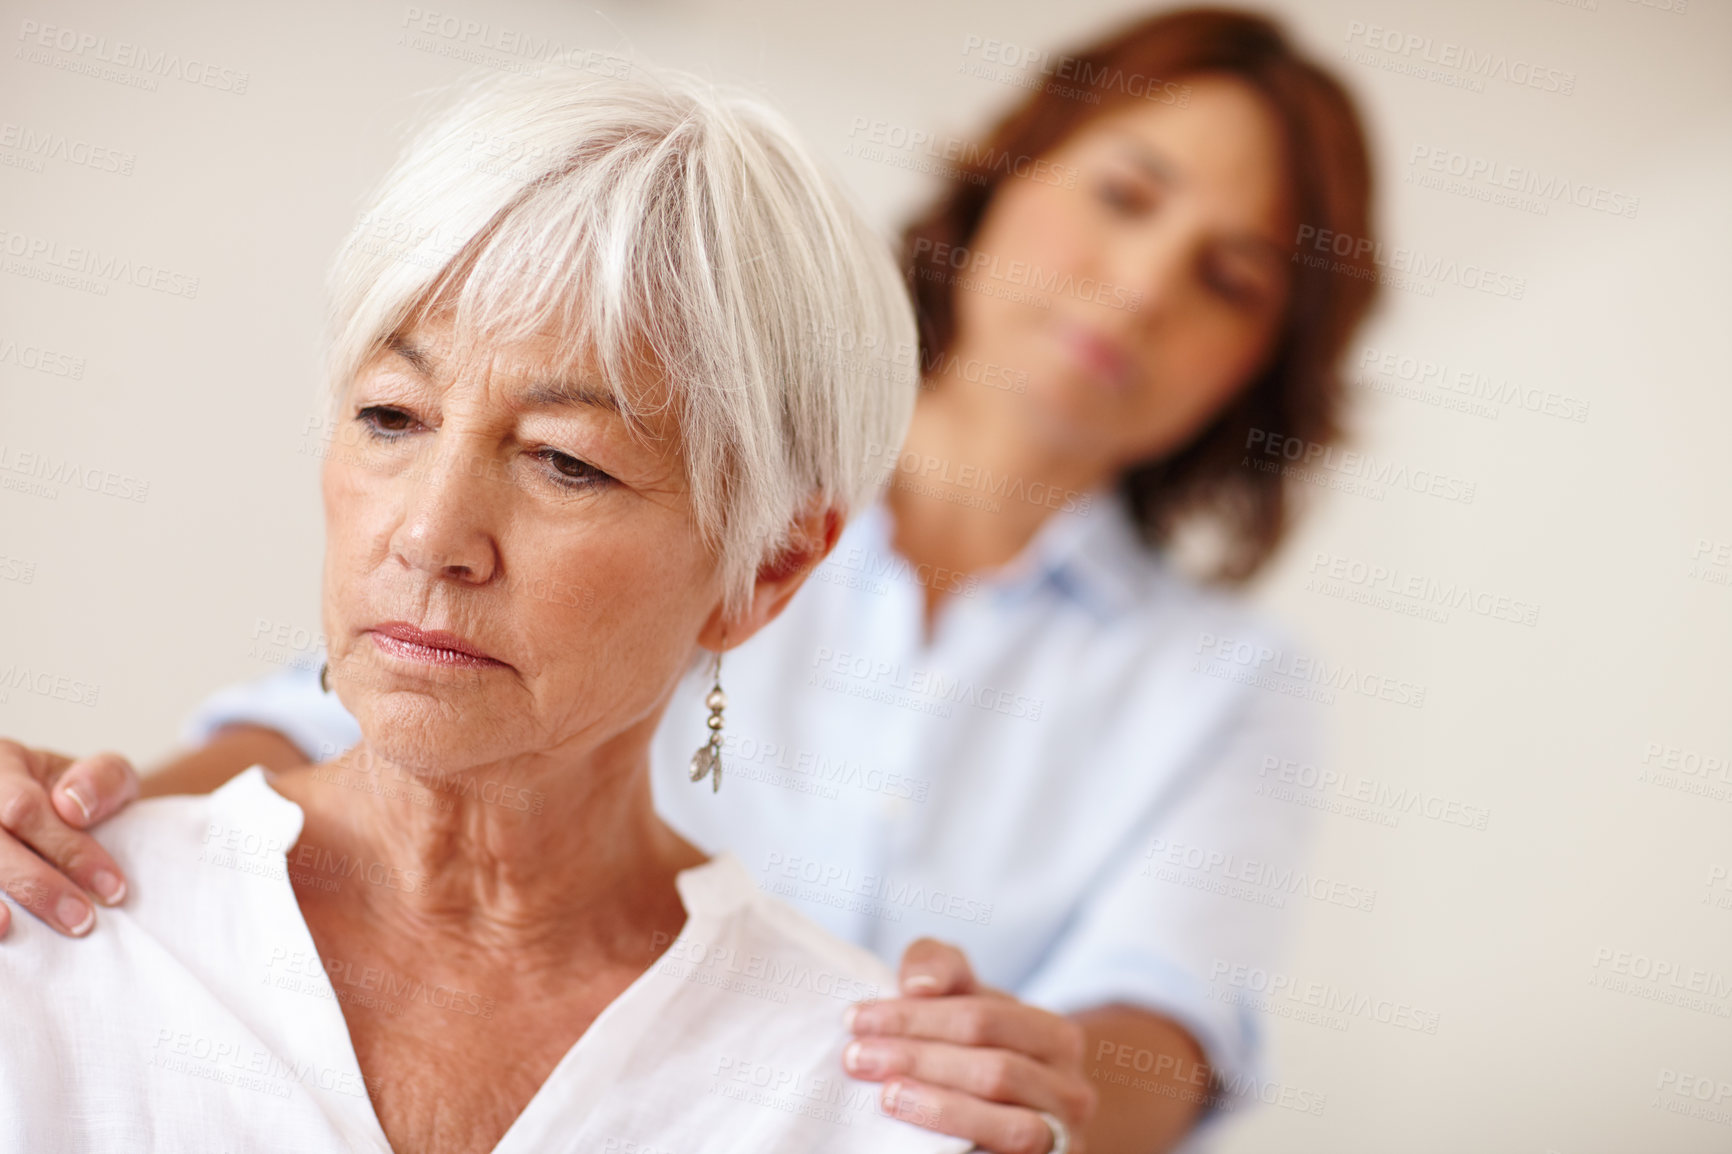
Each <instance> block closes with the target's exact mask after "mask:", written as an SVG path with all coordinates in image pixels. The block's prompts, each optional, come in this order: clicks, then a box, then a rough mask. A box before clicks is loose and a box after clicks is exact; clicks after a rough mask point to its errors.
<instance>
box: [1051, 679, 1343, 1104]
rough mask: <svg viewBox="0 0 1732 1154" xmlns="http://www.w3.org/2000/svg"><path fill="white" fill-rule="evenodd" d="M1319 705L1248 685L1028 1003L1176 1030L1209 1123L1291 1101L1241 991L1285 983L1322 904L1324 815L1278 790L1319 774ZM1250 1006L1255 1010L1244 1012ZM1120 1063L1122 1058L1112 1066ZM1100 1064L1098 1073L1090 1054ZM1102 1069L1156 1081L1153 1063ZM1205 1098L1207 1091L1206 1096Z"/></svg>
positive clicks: (1105, 882) (1062, 942) (1061, 946)
mask: <svg viewBox="0 0 1732 1154" xmlns="http://www.w3.org/2000/svg"><path fill="white" fill-rule="evenodd" d="M1316 708H1317V706H1316V705H1314V704H1312V703H1309V702H1301V701H1297V700H1295V699H1293V698H1291V697H1287V696H1284V695H1283V694H1281V693H1278V692H1274V691H1271V690H1269V689H1265V688H1260V687H1252V686H1242V687H1240V689H1239V692H1238V695H1237V699H1236V700H1235V702H1234V703H1233V705H1232V706H1231V707H1230V708H1228V709H1226V710H1224V711H1223V716H1222V722H1221V724H1220V725H1218V726H1217V727H1216V728H1215V731H1214V733H1213V736H1212V737H1211V739H1209V740H1208V741H1206V742H1203V743H1200V747H1199V749H1198V753H1197V756H1196V759H1195V760H1196V764H1195V766H1194V771H1193V772H1192V773H1191V774H1190V775H1189V776H1188V777H1187V779H1186V782H1185V785H1184V786H1182V787H1181V789H1180V791H1179V793H1178V795H1177V797H1176V798H1174V799H1173V800H1172V802H1171V803H1170V804H1167V805H1164V806H1162V807H1161V809H1160V810H1159V812H1157V813H1155V814H1154V815H1152V816H1151V818H1150V820H1149V822H1148V825H1147V826H1146V827H1145V829H1144V835H1143V836H1142V837H1141V838H1139V839H1137V840H1136V842H1135V843H1134V844H1132V845H1130V846H1129V847H1128V848H1127V849H1126V850H1125V851H1124V852H1122V853H1121V854H1120V855H1119V856H1118V857H1117V859H1116V860H1115V861H1114V862H1113V863H1112V865H1111V867H1110V868H1109V869H1108V870H1107V871H1106V872H1105V873H1104V874H1103V879H1102V883H1101V884H1100V885H1099V886H1098V887H1097V888H1096V889H1095V890H1094V892H1093V896H1092V897H1091V898H1090V900H1089V901H1088V903H1087V904H1086V905H1085V906H1083V907H1082V908H1081V910H1079V912H1078V914H1077V917H1076V919H1075V920H1074V921H1073V923H1072V925H1071V928H1070V929H1069V930H1068V931H1067V932H1066V933H1065V934H1064V935H1063V936H1062V937H1061V938H1060V939H1059V941H1058V942H1057V944H1056V945H1055V946H1054V948H1053V950H1052V952H1051V953H1049V954H1048V956H1047V958H1046V960H1045V961H1044V962H1043V964H1042V965H1041V967H1040V968H1039V969H1038V970H1037V971H1036V972H1035V973H1034V975H1033V976H1032V977H1031V978H1030V980H1029V982H1027V983H1025V984H1024V986H1023V988H1022V989H1021V990H1020V991H1018V992H1019V994H1020V995H1021V997H1022V998H1023V999H1024V1000H1025V1001H1028V1002H1031V1003H1034V1004H1038V1005H1041V1006H1044V1007H1046V1008H1048V1009H1051V1010H1054V1011H1056V1012H1059V1013H1073V1012H1076V1011H1079V1010H1085V1009H1090V1008H1094V1007H1099V1006H1104V1005H1109V1004H1113V1003H1124V1004H1129V1005H1133V1006H1138V1007H1141V1008H1144V1009H1147V1010H1150V1011H1152V1012H1154V1013H1158V1014H1161V1015H1163V1016H1165V1017H1168V1018H1171V1019H1173V1020H1174V1021H1176V1022H1178V1023H1179V1024H1180V1025H1181V1026H1183V1027H1184V1028H1185V1029H1186V1030H1187V1031H1188V1032H1189V1033H1190V1034H1191V1036H1192V1037H1193V1038H1195V1039H1196V1041H1197V1043H1198V1044H1199V1046H1200V1047H1201V1048H1202V1050H1203V1052H1204V1055H1205V1057H1206V1059H1207V1061H1208V1063H1209V1066H1210V1068H1211V1070H1212V1072H1213V1075H1214V1080H1213V1084H1212V1087H1211V1088H1210V1090H1209V1094H1210V1103H1211V1106H1212V1107H1214V1108H1213V1109H1211V1110H1210V1113H1211V1114H1216V1113H1219V1112H1221V1111H1222V1110H1226V1109H1232V1108H1234V1107H1236V1106H1237V1105H1239V1104H1240V1103H1243V1102H1248V1101H1250V1100H1253V1099H1257V1098H1268V1096H1269V1094H1270V1093H1271V1092H1272V1091H1273V1092H1275V1093H1277V1094H1280V1093H1284V1088H1282V1087H1279V1086H1274V1085H1273V1084H1272V1083H1270V1082H1269V1081H1268V1080H1267V1079H1266V1078H1265V1075H1264V1072H1263V1069H1262V1066H1261V1063H1260V1049H1261V1039H1262V1031H1261V1029H1260V1023H1259V1020H1258V1019H1259V1018H1260V1017H1261V1012H1260V1011H1259V1010H1258V1009H1257V1008H1256V1006H1255V1003H1254V1001H1252V999H1253V998H1254V995H1252V996H1251V997H1240V995H1250V990H1249V989H1246V988H1244V986H1243V983H1241V984H1239V985H1235V984H1234V978H1235V976H1238V975H1245V974H1249V973H1252V972H1254V971H1257V970H1261V971H1263V972H1264V973H1265V974H1267V973H1272V972H1274V967H1275V966H1277V965H1278V963H1279V951H1280V948H1281V944H1282V938H1283V936H1284V930H1285V927H1286V923H1287V921H1288V915H1289V914H1290V913H1291V912H1292V909H1293V907H1294V906H1295V905H1296V904H1298V903H1303V902H1304V901H1305V900H1306V897H1307V896H1313V895H1314V894H1315V893H1316V892H1317V888H1318V887H1317V886H1316V884H1315V879H1313V878H1312V877H1311V876H1310V875H1309V874H1308V873H1307V872H1306V865H1305V854H1306V851H1307V849H1308V844H1309V841H1310V831H1311V825H1312V822H1311V820H1310V817H1309V815H1310V814H1311V813H1312V812H1313V807H1310V806H1307V805H1304V804H1302V802H1303V800H1305V799H1303V798H1299V799H1297V801H1298V802H1299V803H1296V799H1295V797H1294V794H1295V793H1299V792H1301V791H1290V792H1289V791H1286V790H1281V789H1275V788H1272V785H1273V783H1275V782H1277V781H1278V779H1279V777H1280V775H1281V773H1282V772H1283V770H1282V767H1283V765H1285V766H1286V767H1288V769H1287V771H1286V772H1289V773H1291V772H1292V767H1295V766H1297V765H1300V764H1315V757H1316V749H1317V744H1318V742H1317V725H1316V722H1315V720H1314V718H1313V717H1312V716H1311V711H1314V710H1315V709H1316ZM1248 1001H1252V1004H1247V1002H1248ZM1115 1057H1122V1055H1115ZM1089 1061H1090V1062H1091V1063H1093V1061H1094V1058H1093V1056H1092V1055H1091V1056H1090V1057H1089ZM1127 1061H1129V1065H1128V1066H1127V1067H1126V1068H1124V1069H1122V1070H1121V1069H1120V1068H1119V1067H1120V1066H1125V1062H1110V1063H1109V1062H1105V1061H1102V1062H1100V1063H1097V1064H1098V1065H1100V1066H1101V1067H1102V1069H1101V1072H1100V1074H1101V1076H1103V1077H1112V1076H1114V1075H1124V1076H1128V1077H1136V1076H1138V1074H1139V1068H1138V1067H1139V1064H1140V1065H1141V1067H1142V1068H1141V1071H1140V1072H1141V1073H1142V1074H1144V1075H1146V1074H1149V1073H1150V1071H1151V1068H1150V1066H1149V1064H1148V1062H1147V1061H1146V1060H1143V1059H1140V1058H1137V1057H1133V1058H1131V1059H1127ZM1199 1092H1200V1093H1201V1092H1203V1089H1202V1088H1201V1087H1200V1088H1199Z"/></svg>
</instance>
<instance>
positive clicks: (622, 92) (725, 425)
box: [330, 69, 918, 610]
mask: <svg viewBox="0 0 1732 1154" xmlns="http://www.w3.org/2000/svg"><path fill="white" fill-rule="evenodd" d="M331 284H332V309H333V318H332V321H333V323H332V334H333V335H332V358H331V375H330V382H331V387H332V403H333V405H334V404H335V403H336V400H337V398H338V397H339V396H340V394H341V393H342V392H343V390H344V389H346V387H347V385H348V384H349V383H350V382H351V381H352V380H353V378H354V375H355V374H356V372H358V371H359V369H360V368H361V367H362V366H363V365H364V364H365V363H366V362H367V361H368V360H369V359H370V358H371V357H372V356H374V355H375V354H376V353H377V352H378V351H379V350H380V349H381V348H382V347H384V346H385V344H386V342H387V341H389V339H390V338H391V337H392V336H393V335H394V334H395V333H397V332H398V331H400V330H401V329H402V328H404V327H405V326H406V325H408V324H410V323H413V321H414V320H416V319H417V318H419V317H421V316H424V315H426V313H427V311H428V310H430V309H432V308H434V307H441V308H446V307H449V308H452V309H454V310H455V312H454V315H455V317H456V320H457V324H458V326H459V328H460V329H461V330H464V331H466V332H470V333H475V334H480V335H481V336H482V337H483V338H484V339H488V340H500V341H508V340H513V339H518V338H521V337H527V336H529V335H531V334H534V333H537V332H545V331H548V329H549V327H550V326H551V327H552V329H553V331H558V332H561V333H569V334H570V335H571V342H570V351H571V360H570V363H569V365H567V366H564V367H567V368H571V369H575V368H577V367H578V366H579V365H580V364H581V365H582V366H583V367H585V368H587V369H588V370H589V371H590V372H592V373H599V375H600V377H601V381H600V382H599V383H601V384H602V385H603V386H604V387H606V388H608V389H610V390H611V391H612V392H613V395H614V397H615V399H616V401H618V402H619V404H620V407H621V411H622V412H623V413H625V414H626V416H627V419H628V420H631V421H633V422H634V425H635V426H636V427H639V428H641V427H642V423H641V419H642V417H643V416H644V410H643V408H642V406H643V404H644V403H645V401H644V396H643V394H644V392H645V390H644V389H643V387H642V386H643V384H644V369H645V367H646V365H650V366H653V367H654V369H655V371H656V372H657V373H658V374H659V375H660V376H661V378H662V379H664V380H665V382H666V390H667V395H668V396H669V397H670V398H671V404H672V406H673V408H674V410H675V411H674V413H673V416H674V417H675V419H676V422H677V425H678V428H679V435H680V445H681V448H682V450H683V453H684V457H685V467H686V475H687V479H688V481H689V483H690V488H691V494H692V507H693V514H694V521H695V523H696V525H697V527H698V532H699V533H700V534H701V536H702V537H703V539H704V541H705V543H706V545H708V546H709V547H710V548H711V549H712V550H713V551H714V552H715V553H716V555H717V557H718V564H719V566H720V575H721V578H722V582H723V589H724V593H725V598H726V604H727V605H728V607H729V609H730V610H737V609H739V608H740V607H742V606H743V605H744V604H745V603H746V601H747V600H749V596H750V590H751V586H752V580H753V576H754V574H755V573H756V572H757V569H758V567H759V566H760V565H761V564H763V563H764V562H765V561H766V560H768V559H769V558H771V557H773V556H774V555H775V554H776V553H777V552H778V551H779V550H781V549H783V548H785V547H786V546H787V544H788V541H789V529H790V527H791V523H792V521H793V519H794V518H795V516H796V515H797V514H798V513H799V512H800V511H801V510H802V509H803V508H804V507H806V506H807V505H808V503H809V502H811V501H813V500H817V501H819V502H822V503H823V504H825V505H829V506H833V507H836V508H839V509H841V510H842V511H843V513H844V515H846V514H848V513H850V512H852V511H854V510H857V509H858V508H859V507H860V506H861V505H862V504H863V503H865V502H867V501H869V500H870V499H871V498H872V496H873V491H874V489H875V488H876V487H877V485H879V484H880V483H881V481H882V479H883V473H884V470H883V468H882V462H883V451H884V449H885V447H887V446H895V445H899V444H901V442H902V437H903V435H904V433H905V432H906V431H907V425H908V420H909V417H910V415H911V413H912V410H913V405H914V397H915V393H916V391H917V389H918V359H917V357H916V356H914V355H913V353H912V350H914V349H915V348H916V347H917V346H916V344H915V340H916V337H915V325H914V316H913V310H912V306H911V305H910V303H909V300H908V295H907V291H906V289H905V288H904V286H903V283H902V279H901V277H900V276H899V274H898V272H897V268H896V264H895V261H894V260H893V258H892V256H891V252H890V247H889V245H888V244H886V243H885V242H884V240H883V239H882V238H880V237H878V236H876V235H875V234H874V233H873V232H872V230H871V229H870V228H869V227H868V226H867V225H866V224H865V223H864V221H863V220H862V218H861V217H860V216H859V214H858V213H857V212H856V211H854V209H853V208H852V207H851V206H850V205H849V203H848V202H847V200H846V199H845V197H844V196H843V195H842V194H841V192H840V190H839V189H838V187H837V186H836V184H835V183H834V182H833V181H832V180H831V179H830V178H828V177H827V176H826V175H825V174H824V173H822V172H820V171H819V169H818V168H817V166H816V165H815V164H814V163H813V161H812V160H811V158H810V157H809V156H808V155H807V154H806V152H805V150H804V149H803V148H802V147H801V146H800V144H799V143H798V142H797V141H796V138H795V135H794V133H793V131H792V130H791V128H790V127H789V126H788V125H787V123H786V122H785V121H783V120H782V118H781V117H779V116H778V115H776V114H775V113H774V112H772V111H770V110H769V109H768V108H766V107H764V106H763V105H762V104H760V103H759V102H758V101H756V100H755V99H752V98H750V97H746V96H742V95H739V94H733V93H726V92H723V91H720V90H718V89H716V88H714V87H713V86H711V85H709V84H707V83H705V82H703V81H700V80H698V79H697V78H695V77H690V76H685V75H682V74H678V73H668V72H651V73H645V72H643V71H642V70H641V69H640V70H634V73H633V75H632V76H630V77H614V76H607V77H587V76H586V77H554V78H550V79H541V78H535V79H525V78H521V77H515V78H509V79H506V80H502V81H501V80H494V81H489V82H483V83H479V84H475V85H472V86H470V87H468V88H467V89H466V90H465V91H464V92H463V94H462V96H461V97H460V99H459V100H458V101H457V103H456V104H455V106H454V107H452V108H451V109H450V110H449V111H448V112H446V113H445V114H444V115H442V116H440V117H439V118H438V119H437V120H436V121H435V122H434V123H432V124H431V125H430V126H429V127H427V128H426V129H425V130H424V131H422V132H421V133H420V134H418V136H417V137H416V139H415V140H414V142H413V143H412V144H411V145H410V147H409V149H408V151H407V152H406V153H405V154H404V156H403V157H402V158H401V159H400V160H399V161H398V163H397V164H396V165H395V167H394V168H393V169H392V171H391V172H390V174H389V175H388V176H387V177H386V179H385V181H384V184H383V186H382V187H381V189H380V190H379V192H378V194H377V195H376V196H375V197H374V199H373V201H372V203H371V205H370V207H369V208H368V210H367V211H366V212H365V213H364V214H363V216H362V217H361V223H360V226H359V227H357V229H356V230H355V232H354V233H353V234H352V235H351V236H350V238H349V240H348V241H347V242H346V243H345V245H344V247H343V249H342V251H341V253H340V254H339V255H338V258H337V262H336V266H335V268H334V270H333V274H332V282H331ZM646 353H647V354H648V359H647V360H646Z"/></svg>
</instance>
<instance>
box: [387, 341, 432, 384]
mask: <svg viewBox="0 0 1732 1154" xmlns="http://www.w3.org/2000/svg"><path fill="white" fill-rule="evenodd" d="M385 347H386V348H387V349H389V350H391V351H392V352H393V353H396V354H397V355H398V356H400V357H402V358H403V359H404V360H406V361H408V362H409V365H410V367H411V368H413V369H414V370H415V371H416V372H418V373H420V374H421V375H422V376H424V377H430V376H432V375H433V360H432V358H431V357H429V356H428V355H427V353H426V351H425V350H423V349H422V348H421V347H420V346H419V345H416V344H413V343H411V342H410V340H409V338H408V337H405V336H404V335H403V334H401V333H393V334H391V337H390V339H388V340H387V341H386V342H385Z"/></svg>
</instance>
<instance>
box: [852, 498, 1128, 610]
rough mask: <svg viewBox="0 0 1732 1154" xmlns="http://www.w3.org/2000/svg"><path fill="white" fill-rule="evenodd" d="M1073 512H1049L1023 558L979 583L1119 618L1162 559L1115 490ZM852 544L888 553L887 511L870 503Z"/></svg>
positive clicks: (879, 504) (1016, 595) (1004, 593)
mask: <svg viewBox="0 0 1732 1154" xmlns="http://www.w3.org/2000/svg"><path fill="white" fill-rule="evenodd" d="M1076 504H1077V507H1076V508H1075V509H1074V510H1071V511H1068V512H1067V511H1060V512H1055V513H1054V514H1053V515H1052V516H1050V517H1048V518H1047V519H1046V521H1045V523H1044V524H1042V525H1041V527H1040V528H1039V529H1038V530H1037V531H1036V532H1035V535H1034V537H1033V538H1032V539H1030V541H1029V543H1028V544H1027V545H1026V546H1024V547H1023V550H1022V552H1021V553H1019V554H1017V556H1016V557H1014V558H1013V559H1012V560H1010V561H1009V562H1007V563H1006V564H1004V565H1002V566H1000V567H999V568H998V569H996V570H994V571H992V572H989V573H983V574H981V581H982V583H983V584H986V585H990V586H992V587H993V588H994V589H996V590H997V591H998V592H999V593H1000V595H1002V596H1006V597H1010V598H1013V599H1020V598H1023V597H1028V596H1032V595H1033V594H1034V593H1035V592H1036V591H1037V590H1039V589H1042V588H1052V589H1054V590H1056V591H1057V592H1059V593H1061V594H1063V595H1065V596H1068V597H1071V598H1072V599H1074V600H1076V601H1079V602H1082V603H1083V604H1085V605H1087V606H1088V607H1090V608H1091V609H1093V610H1095V611H1096V612H1098V613H1100V614H1101V615H1102V616H1103V617H1111V616H1116V615H1117V614H1120V613H1124V612H1126V611H1128V610H1130V609H1132V608H1134V607H1135V606H1136V605H1137V604H1139V603H1140V602H1141V601H1142V600H1144V598H1145V597H1146V596H1147V590H1148V582H1149V579H1150V577H1151V575H1152V574H1153V573H1154V572H1155V571H1157V570H1158V569H1159V568H1160V567H1161V565H1162V561H1161V559H1160V556H1159V554H1158V553H1156V551H1155V550H1154V549H1152V548H1150V547H1149V546H1148V545H1145V544H1144V543H1143V541H1142V538H1141V536H1140V535H1139V533H1138V531H1137V526H1136V522H1135V519H1134V518H1133V517H1132V515H1131V510H1130V505H1129V504H1128V503H1127V502H1126V501H1125V498H1124V496H1123V494H1121V493H1119V492H1118V491H1117V490H1115V489H1096V490H1094V491H1092V492H1090V493H1089V494H1087V495H1086V496H1085V497H1084V498H1083V499H1081V500H1079V501H1078V502H1077V503H1076ZM849 532H850V535H852V536H854V537H855V538H856V540H857V541H858V542H859V543H861V544H864V545H866V546H868V547H869V548H872V549H876V550H878V551H879V552H881V553H883V554H886V555H888V554H889V553H890V552H891V550H892V545H891V519H890V510H889V508H888V507H887V506H886V505H885V504H884V502H883V501H882V500H880V501H876V502H874V503H873V504H872V505H871V506H870V507H869V508H867V509H865V510H864V511H862V512H861V514H860V515H859V516H858V517H856V518H855V521H854V524H853V525H851V526H850V527H849Z"/></svg>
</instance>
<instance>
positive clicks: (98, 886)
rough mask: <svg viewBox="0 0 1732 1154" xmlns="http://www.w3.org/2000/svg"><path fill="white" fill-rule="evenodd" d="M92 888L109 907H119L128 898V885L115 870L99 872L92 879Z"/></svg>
mask: <svg viewBox="0 0 1732 1154" xmlns="http://www.w3.org/2000/svg"><path fill="white" fill-rule="evenodd" d="M90 888H91V889H93V890H95V891H96V896H97V897H99V898H101V899H102V900H103V901H105V902H107V903H108V904H109V905H111V906H112V905H117V904H119V902H120V900H121V899H122V898H124V897H126V883H125V882H123V881H121V880H120V875H119V874H117V873H115V872H114V871H113V870H97V871H96V873H95V874H94V875H92V877H91V879H90Z"/></svg>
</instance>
